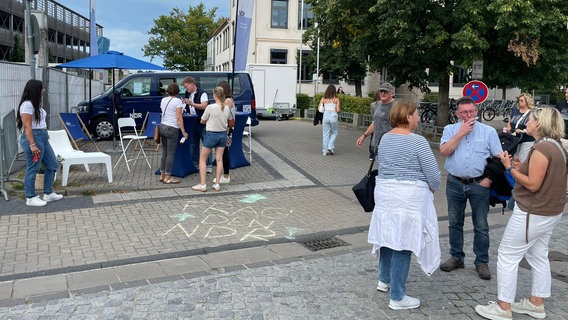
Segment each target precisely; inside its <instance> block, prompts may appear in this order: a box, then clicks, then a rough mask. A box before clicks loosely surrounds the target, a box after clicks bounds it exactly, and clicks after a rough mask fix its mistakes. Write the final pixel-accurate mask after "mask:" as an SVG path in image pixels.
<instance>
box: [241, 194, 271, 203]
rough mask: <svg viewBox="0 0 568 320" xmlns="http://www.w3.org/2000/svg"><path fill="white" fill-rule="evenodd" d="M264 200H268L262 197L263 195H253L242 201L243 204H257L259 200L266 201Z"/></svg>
mask: <svg viewBox="0 0 568 320" xmlns="http://www.w3.org/2000/svg"><path fill="white" fill-rule="evenodd" d="M264 199H266V197H265V196H263V195H261V194H251V195H248V196H246V197H245V198H244V199H242V200H241V202H244V203H255V202H257V201H259V200H264Z"/></svg>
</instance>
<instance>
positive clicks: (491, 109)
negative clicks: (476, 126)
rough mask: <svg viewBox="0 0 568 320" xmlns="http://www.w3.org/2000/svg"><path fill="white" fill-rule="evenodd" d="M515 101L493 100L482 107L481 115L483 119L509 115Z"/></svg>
mask: <svg viewBox="0 0 568 320" xmlns="http://www.w3.org/2000/svg"><path fill="white" fill-rule="evenodd" d="M514 105H515V102H513V101H510V100H494V101H491V102H490V104H489V105H488V106H486V107H484V108H483V112H482V116H483V119H484V120H485V121H491V120H493V119H495V117H496V116H499V115H502V116H503V117H504V118H508V117H510V116H511V113H512V112H513V106H514Z"/></svg>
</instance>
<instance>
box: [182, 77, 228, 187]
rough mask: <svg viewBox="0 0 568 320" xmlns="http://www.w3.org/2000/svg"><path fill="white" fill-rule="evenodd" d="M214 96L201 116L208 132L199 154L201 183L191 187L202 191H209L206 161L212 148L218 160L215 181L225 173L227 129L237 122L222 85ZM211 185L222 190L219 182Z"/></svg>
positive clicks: (214, 92) (216, 88) (216, 89)
mask: <svg viewBox="0 0 568 320" xmlns="http://www.w3.org/2000/svg"><path fill="white" fill-rule="evenodd" d="M213 98H214V99H215V103H214V104H210V105H208V106H207V108H206V109H205V112H204V113H203V115H202V116H201V123H202V124H204V125H205V129H206V133H205V139H204V140H203V148H201V153H200V155H199V180H200V183H199V184H196V185H195V186H193V187H191V189H193V190H195V191H201V192H205V191H207V184H206V177H205V176H206V164H205V161H206V160H207V157H209V155H210V154H211V150H212V149H215V161H216V162H217V170H216V174H215V181H220V179H221V174H222V173H223V151H224V150H225V146H226V145H227V129H228V128H229V127H232V126H234V124H235V120H234V118H233V115H232V114H231V110H230V108H229V107H226V106H225V104H224V101H225V93H224V91H223V88H222V87H215V90H214V91H213ZM211 187H212V188H213V190H215V191H220V190H221V186H219V183H214V184H213V185H212V186H211Z"/></svg>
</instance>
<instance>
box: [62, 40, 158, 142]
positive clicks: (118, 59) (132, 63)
mask: <svg viewBox="0 0 568 320" xmlns="http://www.w3.org/2000/svg"><path fill="white" fill-rule="evenodd" d="M56 68H74V69H110V70H114V69H130V70H166V68H164V67H161V66H158V65H155V64H153V63H149V62H146V61H143V60H139V59H136V58H133V57H130V56H127V55H125V54H123V53H122V52H118V51H107V52H105V53H103V54H99V55H96V56H92V57H87V58H83V59H79V60H74V61H71V62H67V63H62V64H60V65H57V66H56ZM112 92H113V94H116V92H115V81H114V76H113V77H112ZM112 104H113V106H112V107H113V111H114V112H113V132H112V136H113V146H114V145H116V136H115V132H116V130H115V129H114V128H115V127H116V103H115V99H112ZM113 148H114V147H113Z"/></svg>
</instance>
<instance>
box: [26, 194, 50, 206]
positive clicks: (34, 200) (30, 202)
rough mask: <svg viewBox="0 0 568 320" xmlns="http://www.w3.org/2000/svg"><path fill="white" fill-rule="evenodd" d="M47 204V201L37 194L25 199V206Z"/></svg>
mask: <svg viewBox="0 0 568 320" xmlns="http://www.w3.org/2000/svg"><path fill="white" fill-rule="evenodd" d="M46 204H47V202H45V201H43V200H41V199H40V197H39V196H35V197H33V198H27V199H26V206H30V207H43V206H45V205H46Z"/></svg>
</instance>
